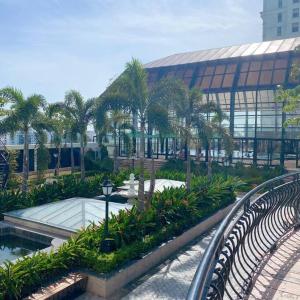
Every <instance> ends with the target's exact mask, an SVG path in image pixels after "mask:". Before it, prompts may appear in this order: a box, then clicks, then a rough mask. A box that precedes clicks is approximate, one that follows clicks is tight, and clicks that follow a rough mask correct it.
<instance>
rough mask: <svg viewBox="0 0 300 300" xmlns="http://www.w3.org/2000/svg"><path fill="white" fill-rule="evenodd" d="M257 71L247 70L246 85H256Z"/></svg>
mask: <svg viewBox="0 0 300 300" xmlns="http://www.w3.org/2000/svg"><path fill="white" fill-rule="evenodd" d="M258 77H259V72H249V74H248V78H247V85H256V84H257V82H258Z"/></svg>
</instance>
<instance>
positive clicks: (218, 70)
mask: <svg viewBox="0 0 300 300" xmlns="http://www.w3.org/2000/svg"><path fill="white" fill-rule="evenodd" d="M225 67H226V66H225V65H221V66H217V67H216V74H224V73H225Z"/></svg>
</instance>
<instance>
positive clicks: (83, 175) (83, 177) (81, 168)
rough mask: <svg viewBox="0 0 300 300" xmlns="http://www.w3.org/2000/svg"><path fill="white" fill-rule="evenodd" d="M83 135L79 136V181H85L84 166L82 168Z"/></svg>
mask: <svg viewBox="0 0 300 300" xmlns="http://www.w3.org/2000/svg"><path fill="white" fill-rule="evenodd" d="M83 138H84V137H83V134H80V172H81V176H80V178H81V180H84V179H85V166H84V140H83Z"/></svg>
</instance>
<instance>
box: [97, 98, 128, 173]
mask: <svg viewBox="0 0 300 300" xmlns="http://www.w3.org/2000/svg"><path fill="white" fill-rule="evenodd" d="M102 104H103V103H100V104H99V105H98V107H97V110H96V128H97V131H98V135H99V136H103V137H106V136H107V134H112V138H113V145H114V146H113V160H114V169H113V172H114V173H116V172H117V171H118V140H119V139H120V138H121V137H124V134H122V130H123V131H124V130H125V129H131V125H130V123H129V117H130V116H129V115H128V114H126V113H125V112H123V111H121V110H119V109H114V110H110V111H103V109H105V107H103V105H102Z"/></svg>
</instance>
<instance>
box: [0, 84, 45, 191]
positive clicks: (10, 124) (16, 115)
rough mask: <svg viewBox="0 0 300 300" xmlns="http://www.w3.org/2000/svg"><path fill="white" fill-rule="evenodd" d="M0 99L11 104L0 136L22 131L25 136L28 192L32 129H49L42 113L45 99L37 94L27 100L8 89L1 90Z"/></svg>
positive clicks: (2, 121)
mask: <svg viewBox="0 0 300 300" xmlns="http://www.w3.org/2000/svg"><path fill="white" fill-rule="evenodd" d="M0 99H1V100H2V102H3V101H4V102H7V103H10V110H9V111H7V112H6V116H5V117H4V118H3V119H2V120H1V121H0V134H1V133H11V134H14V133H15V132H17V131H20V132H22V134H23V135H24V145H23V181H22V191H23V192H26V191H27V182H28V175H29V131H30V129H31V128H32V129H33V130H35V131H40V130H41V129H44V128H47V122H46V119H45V117H44V115H43V114H42V112H41V109H42V108H44V107H45V98H44V97H43V96H42V95H37V94H33V95H31V96H29V97H28V98H25V97H24V95H23V93H22V92H21V91H20V90H18V89H15V88H12V87H7V88H3V89H1V90H0Z"/></svg>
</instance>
